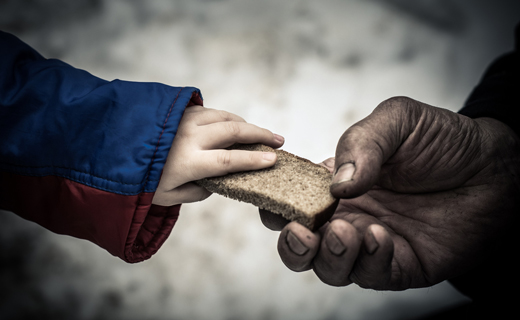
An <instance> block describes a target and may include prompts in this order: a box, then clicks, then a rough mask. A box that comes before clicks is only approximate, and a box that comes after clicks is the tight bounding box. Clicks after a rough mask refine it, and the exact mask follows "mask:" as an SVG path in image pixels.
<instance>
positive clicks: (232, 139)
mask: <svg viewBox="0 0 520 320" xmlns="http://www.w3.org/2000/svg"><path fill="white" fill-rule="evenodd" d="M198 130H200V131H199V133H200V137H203V139H201V141H200V147H201V148H202V149H203V150H209V149H221V148H227V147H229V146H231V145H233V144H234V143H246V144H247V143H262V144H265V145H268V146H270V147H273V148H279V147H281V146H282V144H283V142H284V140H283V138H282V137H280V136H278V135H274V134H273V133H272V132H271V131H269V130H267V129H264V128H260V127H257V126H255V125H253V124H250V123H246V122H237V121H227V122H217V123H212V124H208V125H205V126H200V127H198Z"/></svg>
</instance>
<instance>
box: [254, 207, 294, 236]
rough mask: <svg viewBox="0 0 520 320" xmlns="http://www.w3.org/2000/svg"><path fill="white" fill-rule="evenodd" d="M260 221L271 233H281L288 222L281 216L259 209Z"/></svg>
mask: <svg viewBox="0 0 520 320" xmlns="http://www.w3.org/2000/svg"><path fill="white" fill-rule="evenodd" d="M258 211H259V213H260V220H261V221H262V223H263V224H264V226H266V227H267V228H268V229H270V230H273V231H281V230H282V229H283V228H284V227H285V226H286V225H287V224H288V223H289V222H290V221H289V220H287V219H285V218H284V217H283V216H282V215H280V214H276V213H272V212H270V211H267V210H264V209H259V210H258Z"/></svg>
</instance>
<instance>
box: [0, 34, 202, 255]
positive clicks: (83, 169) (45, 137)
mask: <svg viewBox="0 0 520 320" xmlns="http://www.w3.org/2000/svg"><path fill="white" fill-rule="evenodd" d="M193 104H202V98H201V95H200V92H199V90H198V89H196V88H192V87H172V86H167V85H164V84H160V83H140V82H129V81H120V80H114V81H105V80H103V79H100V78H97V77H95V76H93V75H91V74H90V73H88V72H86V71H84V70H80V69H76V68H73V67H71V66H70V65H68V64H66V63H64V62H62V61H59V60H54V59H45V58H44V57H42V56H41V55H40V54H38V53H37V52H36V51H35V50H33V49H32V48H30V47H29V46H28V45H26V44H25V43H23V42H22V41H20V40H19V39H18V38H16V37H14V36H13V35H10V34H7V33H3V32H0V179H1V180H0V207H1V208H2V209H6V210H10V211H13V212H15V213H16V214H18V215H20V216H22V217H24V218H26V219H28V220H31V221H34V222H36V223H38V224H40V225H42V226H43V227H45V228H47V229H49V230H51V231H54V232H56V233H60V234H67V235H71V236H74V237H78V238H82V239H87V240H90V241H92V242H94V243H96V244H98V245H99V246H101V247H103V248H105V249H106V250H108V251H109V252H110V253H111V254H113V255H115V256H118V257H120V258H122V259H124V260H125V261H127V262H139V261H142V260H144V259H148V258H149V257H150V256H151V255H153V254H154V253H155V252H156V251H157V250H158V249H159V247H160V246H161V245H162V243H163V242H164V241H165V239H166V238H167V237H168V235H169V233H170V231H171V229H172V227H173V225H174V223H175V221H176V219H177V217H178V212H179V206H175V207H158V206H155V205H152V204H151V201H152V198H153V194H154V192H155V190H156V188H157V185H158V182H159V179H160V176H161V172H162V168H163V166H164V164H165V162H166V158H167V156H168V151H169V149H170V146H171V144H172V141H173V139H174V137H175V134H176V131H177V127H178V125H179V122H180V119H181V117H182V114H183V112H184V109H185V108H186V107H187V106H190V105H193Z"/></svg>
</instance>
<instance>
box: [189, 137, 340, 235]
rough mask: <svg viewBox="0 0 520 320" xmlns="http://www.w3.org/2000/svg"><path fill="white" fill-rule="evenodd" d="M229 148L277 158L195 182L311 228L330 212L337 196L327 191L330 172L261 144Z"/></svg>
mask: <svg viewBox="0 0 520 320" xmlns="http://www.w3.org/2000/svg"><path fill="white" fill-rule="evenodd" d="M231 148H232V149H241V150H249V151H264V152H265V151H267V152H276V154H277V155H278V161H277V164H275V166H273V167H271V168H266V169H262V170H256V171H248V172H238V173H232V174H228V175H226V176H221V177H213V178H206V179H201V180H198V181H196V183H197V184H199V185H200V186H202V187H204V188H206V189H207V190H208V191H210V192H213V193H217V194H220V195H223V196H225V197H228V198H231V199H234V200H238V201H243V202H247V203H251V204H253V205H255V206H257V207H259V208H260V209H264V210H267V211H270V212H273V213H276V214H280V215H282V216H283V217H284V218H285V219H287V220H290V221H296V222H298V223H300V224H302V225H304V226H305V227H307V228H308V229H310V230H313V231H314V230H317V229H318V228H319V227H320V226H322V225H323V224H324V223H326V222H327V221H329V219H330V218H331V216H332V215H333V214H334V212H335V210H336V207H337V205H338V202H339V199H336V198H334V197H333V196H332V194H331V193H330V190H329V187H330V181H331V179H332V175H331V173H330V172H329V170H327V169H326V168H324V167H322V166H320V165H318V164H315V163H313V162H312V161H310V160H307V159H305V158H302V157H299V156H296V155H294V154H292V153H289V152H287V151H284V150H275V149H272V148H270V147H268V146H265V145H260V144H254V145H234V146H232V147H231ZM284 179H288V181H287V180H284ZM293 180H294V181H293Z"/></svg>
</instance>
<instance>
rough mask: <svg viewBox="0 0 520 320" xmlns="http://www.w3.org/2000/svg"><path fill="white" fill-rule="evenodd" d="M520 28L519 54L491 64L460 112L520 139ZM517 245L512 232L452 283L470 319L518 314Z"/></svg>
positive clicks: (517, 52)
mask: <svg viewBox="0 0 520 320" xmlns="http://www.w3.org/2000/svg"><path fill="white" fill-rule="evenodd" d="M519 28H520V24H519V25H518V26H517V28H516V48H515V51H513V52H511V53H508V54H506V55H504V56H502V57H500V58H498V59H497V60H496V61H495V62H493V63H492V64H491V66H490V67H489V68H488V69H487V70H486V72H485V74H484V76H483V77H482V79H481V82H480V83H479V84H478V86H477V87H475V89H474V90H473V92H472V93H471V95H470V96H469V97H468V99H467V102H466V103H465V105H464V107H463V108H462V109H461V110H460V111H459V113H461V114H463V115H466V116H468V117H471V118H479V117H490V118H494V119H497V120H499V121H501V122H503V123H505V124H507V125H508V126H509V127H510V128H511V129H513V130H514V131H515V132H516V133H517V134H518V135H519V136H520V121H519V120H520V69H519V57H520V50H519V45H520V41H519V31H520V29H519ZM517 243H518V237H517V235H516V234H513V233H508V234H507V235H506V240H505V241H504V242H503V244H504V245H503V246H501V247H500V248H497V250H496V251H495V252H494V253H493V255H492V257H490V258H488V259H487V260H485V261H484V262H483V263H482V264H480V265H478V266H476V267H475V268H474V269H472V270H470V271H469V272H467V273H465V274H463V275H461V276H458V277H456V278H453V279H450V280H449V282H450V283H451V284H452V285H453V286H454V287H455V288H457V289H458V290H459V291H460V292H462V293H463V294H465V295H466V296H468V297H469V298H471V299H472V303H471V304H470V305H468V306H465V307H464V310H463V312H464V315H465V316H466V318H467V319H473V318H474V317H480V318H483V319H485V318H496V319H499V318H500V319H501V318H507V317H509V315H510V314H511V313H512V312H516V309H517V305H516V303H517V300H518V299H517V296H516V295H515V293H512V291H511V290H514V288H516V287H518V285H519V283H520V281H519V280H520V279H519V276H518V270H517V269H518V268H517V258H516V255H515V250H516V244H517ZM466 318H465V319H466ZM439 319H441V318H439ZM443 319H451V318H448V317H445V318H443Z"/></svg>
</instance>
